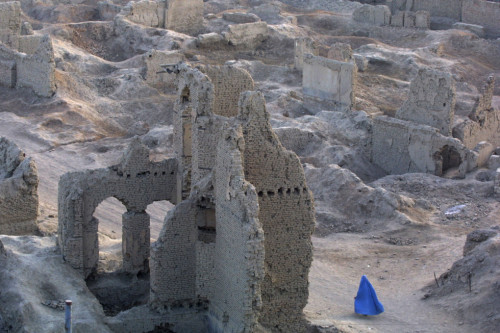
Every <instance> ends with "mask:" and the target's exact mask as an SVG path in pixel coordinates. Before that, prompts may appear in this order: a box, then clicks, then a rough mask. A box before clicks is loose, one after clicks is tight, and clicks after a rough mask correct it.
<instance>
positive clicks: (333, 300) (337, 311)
mask: <svg viewBox="0 0 500 333" xmlns="http://www.w3.org/2000/svg"><path fill="white" fill-rule="evenodd" d="M464 240H465V238H464V237H461V236H460V237H446V236H444V235H441V237H440V238H439V239H438V240H435V241H433V242H432V243H431V244H425V245H415V246H395V245H389V244H386V243H383V242H381V241H379V240H376V239H370V237H369V235H355V234H333V235H331V236H329V237H327V238H313V242H314V261H313V265H312V269H311V274H310V276H311V280H310V289H309V293H310V294H309V304H308V305H307V307H306V309H305V313H306V315H307V317H308V319H309V320H311V321H312V322H313V323H315V324H318V325H323V326H329V325H335V326H336V327H337V328H339V329H341V330H344V331H346V332H398V333H399V332H422V333H423V332H470V329H469V328H468V327H467V325H466V324H463V323H462V325H461V322H460V319H459V318H454V317H452V316H451V315H450V314H448V313H446V312H445V311H443V310H442V309H438V308H435V307H432V306H430V305H429V304H427V303H426V301H425V300H422V297H423V291H421V289H422V288H423V287H425V286H426V285H427V284H429V283H434V277H433V273H434V272H436V274H437V275H439V274H440V273H441V272H444V271H446V269H448V268H449V266H450V263H451V262H454V261H455V260H457V259H459V258H460V257H461V256H462V246H461V245H460V244H463V242H464ZM363 274H365V275H367V276H368V278H369V279H370V281H371V282H372V284H373V286H374V287H375V290H376V291H377V295H378V297H379V299H380V301H381V302H382V304H383V305H384V308H385V312H384V313H383V314H381V315H379V316H367V317H365V316H360V315H357V314H355V313H354V302H353V297H354V296H355V295H356V292H357V289H358V285H359V280H360V278H361V275H363Z"/></svg>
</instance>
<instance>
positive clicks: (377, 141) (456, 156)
mask: <svg viewBox="0 0 500 333" xmlns="http://www.w3.org/2000/svg"><path fill="white" fill-rule="evenodd" d="M371 160H372V162H373V163H375V164H376V165H378V166H379V167H381V168H382V169H384V170H385V171H386V172H387V173H389V174H404V173H409V172H424V173H431V174H434V175H437V176H442V175H444V174H446V173H447V172H450V171H454V172H456V173H457V175H458V176H460V177H465V174H466V172H468V171H470V170H472V169H473V168H474V167H476V161H475V156H474V155H473V154H472V153H471V152H470V150H468V149H467V148H466V147H465V146H464V145H463V144H462V143H461V142H460V141H459V140H457V139H454V138H451V137H448V136H444V135H442V134H441V133H439V131H438V129H436V128H432V127H430V126H426V125H420V124H416V123H413V122H409V121H404V120H400V119H394V118H389V117H387V116H380V117H376V118H375V119H374V120H373V126H372V153H371Z"/></svg>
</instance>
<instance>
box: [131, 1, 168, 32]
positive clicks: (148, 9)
mask: <svg viewBox="0 0 500 333" xmlns="http://www.w3.org/2000/svg"><path fill="white" fill-rule="evenodd" d="M122 13H123V14H125V16H126V17H127V19H128V20H130V21H132V22H134V23H137V24H142V25H145V26H148V27H153V28H163V27H164V26H165V2H163V1H149V0H141V1H137V2H134V1H131V2H129V3H128V4H127V6H126V7H125V8H124V10H123V11H122Z"/></svg>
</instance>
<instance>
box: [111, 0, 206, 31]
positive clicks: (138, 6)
mask: <svg viewBox="0 0 500 333" xmlns="http://www.w3.org/2000/svg"><path fill="white" fill-rule="evenodd" d="M120 15H122V16H124V17H125V18H126V19H127V20H129V21H131V22H134V23H137V24H142V25H145V26H148V27H153V28H164V29H168V30H174V31H177V32H181V33H185V34H188V35H194V34H196V33H197V32H199V31H200V30H201V29H202V27H203V0H164V1H160V0H155V1H150V0H140V1H131V2H129V3H128V4H127V5H126V6H125V7H124V8H123V10H122V11H121V13H120Z"/></svg>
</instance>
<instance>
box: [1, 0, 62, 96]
mask: <svg viewBox="0 0 500 333" xmlns="http://www.w3.org/2000/svg"><path fill="white" fill-rule="evenodd" d="M21 28H22V25H21V7H20V4H19V2H6V3H0V77H1V78H0V84H2V85H3V86H6V87H9V88H22V87H26V88H30V89H32V90H33V91H34V92H35V93H36V94H37V95H39V96H42V97H51V96H52V95H53V94H54V93H55V91H56V84H55V60H54V50H53V47H52V41H51V39H50V37H49V36H48V35H21V32H22V30H23V29H21ZM25 32H26V33H32V32H30V31H25Z"/></svg>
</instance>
